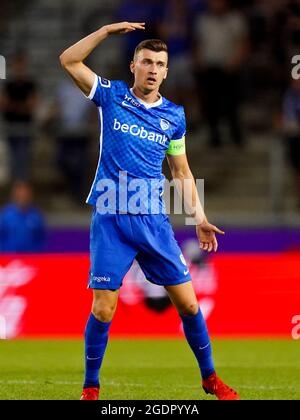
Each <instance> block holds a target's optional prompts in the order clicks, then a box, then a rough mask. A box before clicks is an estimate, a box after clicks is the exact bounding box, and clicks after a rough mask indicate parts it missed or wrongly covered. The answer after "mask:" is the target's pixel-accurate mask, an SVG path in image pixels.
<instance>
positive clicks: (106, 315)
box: [92, 304, 115, 322]
mask: <svg viewBox="0 0 300 420" xmlns="http://www.w3.org/2000/svg"><path fill="white" fill-rule="evenodd" d="M92 312H93V315H94V316H95V318H96V319H98V321H101V322H110V321H111V320H112V319H113V316H114V313H115V307H114V306H110V305H108V306H103V305H101V307H100V306H97V305H95V304H94V305H93V309H92Z"/></svg>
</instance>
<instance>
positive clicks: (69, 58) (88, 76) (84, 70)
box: [59, 22, 145, 95]
mask: <svg viewBox="0 0 300 420" xmlns="http://www.w3.org/2000/svg"><path fill="white" fill-rule="evenodd" d="M136 29H145V23H137V22H121V23H113V24H111V25H105V26H103V27H102V28H100V29H98V30H97V31H95V32H93V33H92V34H90V35H88V36H87V37H85V38H83V39H81V40H80V41H78V42H77V43H76V44H74V45H72V46H71V47H69V48H68V49H66V50H65V51H64V52H63V53H62V54H61V55H60V57H59V59H60V63H61V65H62V67H63V68H64V69H65V70H66V72H67V73H68V74H69V75H70V76H71V78H72V79H73V80H74V82H75V83H76V85H77V86H78V87H79V88H80V89H81V90H82V92H83V93H84V94H85V95H88V94H89V93H90V91H91V89H92V87H93V83H94V80H95V73H94V72H93V71H92V70H91V69H90V68H89V67H87V66H86V65H85V64H84V63H83V61H84V60H85V59H86V58H87V57H88V56H89V54H90V53H91V52H92V51H93V50H94V49H95V48H96V47H97V46H98V45H99V44H100V43H101V42H102V41H104V40H105V39H106V38H107V37H108V36H109V35H112V34H126V33H128V32H131V31H135V30H136Z"/></svg>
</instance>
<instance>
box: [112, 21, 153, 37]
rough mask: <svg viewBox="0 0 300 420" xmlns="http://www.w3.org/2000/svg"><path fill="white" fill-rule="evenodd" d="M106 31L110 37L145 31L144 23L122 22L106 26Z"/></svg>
mask: <svg viewBox="0 0 300 420" xmlns="http://www.w3.org/2000/svg"><path fill="white" fill-rule="evenodd" d="M105 29H106V30H107V33H108V34H109V35H112V34H127V33H128V32H132V31H135V30H136V29H143V30H144V29H145V23H144V22H120V23H112V24H111V25H106V26H105Z"/></svg>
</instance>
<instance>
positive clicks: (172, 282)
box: [147, 276, 192, 286]
mask: <svg viewBox="0 0 300 420" xmlns="http://www.w3.org/2000/svg"><path fill="white" fill-rule="evenodd" d="M147 280H148V281H150V283H153V284H155V285H156V286H177V285H178V284H183V283H187V282H189V281H192V278H191V276H189V277H185V278H184V279H181V280H176V281H171V282H164V283H157V282H156V281H154V280H152V279H149V278H147Z"/></svg>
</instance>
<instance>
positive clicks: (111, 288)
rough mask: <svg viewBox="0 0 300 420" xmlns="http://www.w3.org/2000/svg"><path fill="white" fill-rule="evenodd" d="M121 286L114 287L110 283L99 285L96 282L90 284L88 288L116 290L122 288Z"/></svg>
mask: <svg viewBox="0 0 300 420" xmlns="http://www.w3.org/2000/svg"><path fill="white" fill-rule="evenodd" d="M121 286H122V285H121ZM121 286H118V287H112V286H109V285H106V284H103V285H101V284H97V285H96V284H89V285H88V287H87V288H88V289H92V290H112V291H114V290H119V289H120V288H121Z"/></svg>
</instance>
